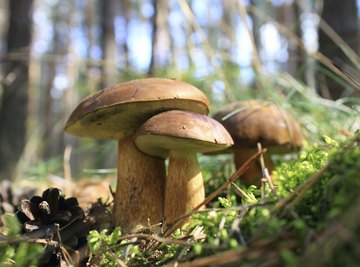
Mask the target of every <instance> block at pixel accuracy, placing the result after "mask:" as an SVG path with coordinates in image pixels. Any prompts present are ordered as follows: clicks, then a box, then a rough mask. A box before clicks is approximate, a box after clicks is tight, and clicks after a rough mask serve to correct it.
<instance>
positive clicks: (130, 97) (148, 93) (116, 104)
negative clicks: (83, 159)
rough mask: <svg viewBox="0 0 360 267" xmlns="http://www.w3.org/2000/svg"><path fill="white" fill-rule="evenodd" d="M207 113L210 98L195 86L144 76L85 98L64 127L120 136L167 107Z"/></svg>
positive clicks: (100, 135)
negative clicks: (144, 77)
mask: <svg viewBox="0 0 360 267" xmlns="http://www.w3.org/2000/svg"><path fill="white" fill-rule="evenodd" d="M173 109H178V110H189V111H193V112H196V113H199V114H207V113H208V111H209V101H208V99H207V98H206V96H205V95H204V94H203V93H202V92H201V91H200V90H199V89H197V88H196V87H194V86H192V85H190V84H188V83H185V82H181V81H177V80H173V79H164V78H147V79H139V80H134V81H130V82H125V83H120V84H117V85H115V86H112V87H109V88H106V89H103V90H100V91H98V92H96V93H94V94H92V95H90V96H89V97H87V98H85V99H84V100H83V101H82V102H81V103H80V104H79V105H78V107H77V108H76V109H75V110H74V111H73V113H72V114H71V115H70V117H69V119H68V121H67V123H66V126H65V131H67V132H68V133H70V134H73V135H77V136H86V137H92V138H99V139H120V138H122V137H124V136H126V135H129V134H132V133H133V131H134V130H135V129H136V128H137V127H138V126H139V125H141V124H142V123H143V122H145V121H146V120H147V119H148V118H150V117H151V116H153V115H155V114H157V113H160V112H163V111H167V110H173Z"/></svg>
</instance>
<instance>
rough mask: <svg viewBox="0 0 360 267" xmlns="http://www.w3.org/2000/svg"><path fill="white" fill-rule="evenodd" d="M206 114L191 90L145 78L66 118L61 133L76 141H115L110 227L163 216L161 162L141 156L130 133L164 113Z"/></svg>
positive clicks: (97, 97) (128, 227)
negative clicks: (115, 182)
mask: <svg viewBox="0 0 360 267" xmlns="http://www.w3.org/2000/svg"><path fill="white" fill-rule="evenodd" d="M173 109H177V110H188V111H192V112H196V113H199V114H207V113H208V111H209V101H208V99H207V98H206V96H205V95H204V94H203V93H202V92H201V91H200V90H199V89H197V88H196V87H194V86H192V85H190V84H187V83H184V82H181V81H177V80H173V79H162V78H148V79H139V80H134V81H130V82H126V83H121V84H117V85H115V86H112V87H110V88H106V89H103V90H100V91H97V92H95V93H94V94H92V95H90V96H89V97H87V98H85V99H84V100H83V101H82V102H81V103H80V104H79V105H78V107H77V108H76V109H75V110H74V111H73V112H72V114H71V115H70V117H69V119H68V121H67V123H66V126H65V131H66V132H68V133H70V134H73V135H77V136H80V137H91V138H97V139H116V140H118V179H117V189H116V195H115V196H114V210H113V216H114V222H115V224H116V225H120V226H121V227H122V230H123V231H124V232H133V231H136V230H137V229H138V228H140V227H144V226H148V220H150V223H157V222H159V221H160V220H161V218H162V217H163V210H164V207H163V205H164V186H165V177H166V175H165V162H164V160H163V159H160V158H156V157H152V156H148V155H145V154H143V153H141V152H140V151H139V150H138V149H137V148H136V147H135V145H134V142H133V133H134V131H135V130H136V129H137V128H138V127H139V126H140V125H141V124H143V123H144V122H145V121H146V120H147V119H149V118H150V117H152V116H154V115H156V114H158V113H160V112H164V111H167V110H173Z"/></svg>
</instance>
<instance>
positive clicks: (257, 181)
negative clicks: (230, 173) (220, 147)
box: [234, 149, 274, 186]
mask: <svg viewBox="0 0 360 267" xmlns="http://www.w3.org/2000/svg"><path fill="white" fill-rule="evenodd" d="M256 151H257V150H256V149H235V153H234V154H235V155H234V161H235V166H236V169H239V168H240V167H241V166H242V165H243V164H244V163H245V161H247V160H248V159H249V158H250V157H251V156H252V155H254V154H255V153H256ZM263 157H264V163H265V167H266V168H267V169H268V171H269V173H270V174H271V172H272V171H273V170H274V163H273V161H272V160H271V156H270V154H269V153H265V154H264V155H263ZM262 176H263V175H262V169H261V164H260V161H258V160H257V161H255V162H253V163H252V164H251V165H250V167H249V169H248V170H247V171H246V172H245V173H244V174H243V175H242V176H241V177H240V179H241V180H242V181H244V183H245V184H247V185H252V184H253V185H257V186H260V185H261V178H262Z"/></svg>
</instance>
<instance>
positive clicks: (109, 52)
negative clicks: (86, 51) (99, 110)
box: [100, 0, 116, 88]
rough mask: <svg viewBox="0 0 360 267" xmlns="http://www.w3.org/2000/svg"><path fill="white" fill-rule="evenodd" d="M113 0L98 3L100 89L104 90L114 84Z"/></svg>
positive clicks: (102, 0)
mask: <svg viewBox="0 0 360 267" xmlns="http://www.w3.org/2000/svg"><path fill="white" fill-rule="evenodd" d="M114 3H115V2H114V1H113V0H101V1H100V9H101V11H100V12H101V15H100V23H101V39H100V43H101V49H102V67H101V82H100V87H101V88H104V87H107V86H109V85H112V84H114V83H115V74H116V64H115V59H116V46H115V28H114V20H115V10H114Z"/></svg>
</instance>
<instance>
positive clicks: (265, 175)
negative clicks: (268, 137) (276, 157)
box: [257, 143, 280, 200]
mask: <svg viewBox="0 0 360 267" xmlns="http://www.w3.org/2000/svg"><path fill="white" fill-rule="evenodd" d="M257 147H258V150H259V151H261V150H262V147H261V143H257ZM260 165H261V171H262V175H263V178H265V180H266V181H267V183H268V184H269V186H270V189H271V191H272V193H273V194H274V196H275V197H276V199H277V200H279V199H280V197H279V195H278V194H277V193H276V188H275V186H274V183H273V181H272V178H271V176H270V174H269V171H268V169H267V168H266V166H265V161H264V157H263V154H261V155H260ZM263 186H264V184H263V183H262V187H263Z"/></svg>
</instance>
